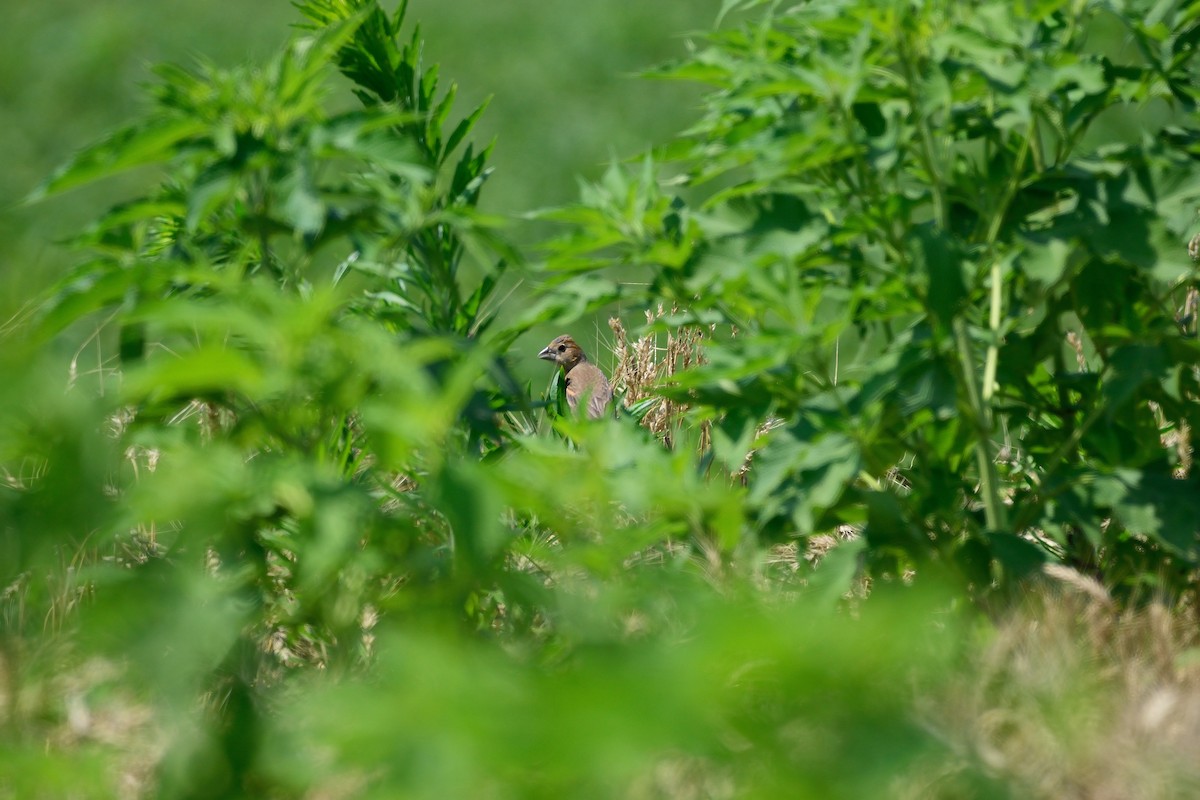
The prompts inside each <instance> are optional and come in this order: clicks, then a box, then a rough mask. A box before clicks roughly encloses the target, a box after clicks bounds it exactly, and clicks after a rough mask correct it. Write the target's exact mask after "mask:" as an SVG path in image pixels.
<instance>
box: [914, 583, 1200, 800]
mask: <svg viewBox="0 0 1200 800" xmlns="http://www.w3.org/2000/svg"><path fill="white" fill-rule="evenodd" d="M1047 572H1048V573H1049V574H1052V575H1053V577H1054V578H1055V580H1056V581H1057V586H1052V587H1049V588H1048V589H1043V590H1041V591H1035V592H1032V593H1031V594H1030V595H1029V599H1028V602H1027V603H1026V606H1025V608H1023V609H1020V610H1018V611H1017V612H1016V613H1014V614H1012V615H1011V616H1010V617H1008V618H1007V619H1005V620H1003V621H1001V622H1000V623H999V624H998V625H997V626H996V627H995V629H994V630H991V631H989V632H988V638H987V639H986V640H985V641H983V642H981V646H979V647H973V648H972V651H973V654H972V656H971V659H970V663H968V664H967V665H966V669H965V670H963V671H962V672H961V673H959V674H957V676H956V677H955V678H954V679H952V681H951V682H950V683H949V684H946V685H941V686H930V687H927V689H926V690H925V691H924V692H923V696H922V697H921V698H920V700H919V702H918V707H919V711H920V715H921V717H922V718H923V719H924V720H925V722H926V724H927V725H928V727H929V728H931V729H932V730H934V731H935V732H937V733H938V734H939V735H940V737H941V738H943V739H944V741H945V742H946V743H947V745H948V746H949V747H950V749H951V750H953V751H956V752H957V753H958V754H959V756H960V759H961V763H960V768H967V767H970V768H972V769H978V768H980V767H982V768H983V769H984V771H985V772H987V773H990V774H991V775H993V776H994V777H996V778H997V779H999V780H1000V781H1001V782H1002V783H1004V784H1006V785H1008V786H1009V787H1010V788H1011V790H1012V791H1014V792H1015V794H1014V795H1013V796H1020V797H1029V798H1055V800H1058V799H1059V798H1071V799H1077V800H1085V798H1087V799H1089V800H1092V799H1098V800H1105V799H1108V800H1123V799H1124V798H1147V799H1148V800H1151V799H1154V798H1164V800H1165V799H1166V798H1174V797H1196V796H1200V795H1198V794H1197V793H1198V792H1200V761H1198V760H1197V759H1196V753H1200V660H1198V659H1197V658H1196V654H1197V653H1198V652H1200V650H1198V647H1200V634H1198V633H1197V631H1196V629H1195V626H1194V624H1192V623H1191V620H1190V618H1188V617H1187V615H1186V614H1184V613H1181V612H1179V611H1172V610H1171V609H1168V608H1166V607H1165V606H1162V605H1160V604H1151V605H1149V606H1147V607H1145V608H1141V609H1132V610H1130V609H1126V610H1121V609H1118V608H1117V607H1116V606H1115V605H1114V604H1113V603H1112V601H1111V599H1110V598H1109V597H1108V594H1107V592H1105V591H1104V590H1103V588H1102V587H1099V586H1098V585H1096V584H1095V582H1094V581H1092V580H1091V579H1090V578H1087V577H1086V576H1083V575H1080V574H1078V573H1074V574H1070V573H1072V572H1073V571H1069V570H1065V568H1061V569H1060V568H1054V569H1053V570H1047ZM930 766H931V767H933V765H930ZM931 771H936V772H938V773H939V775H938V776H937V777H936V778H934V779H933V780H932V781H930V780H929V775H928V774H926V775H924V776H923V777H922V778H921V779H919V780H918V781H916V782H915V783H914V784H913V787H912V791H909V792H904V793H901V796H905V797H918V796H920V797H950V796H954V793H955V791H956V790H955V788H954V786H955V778H956V775H955V768H954V767H953V766H952V765H949V764H947V763H946V762H942V763H939V764H938V765H936V767H933V769H932V770H931Z"/></svg>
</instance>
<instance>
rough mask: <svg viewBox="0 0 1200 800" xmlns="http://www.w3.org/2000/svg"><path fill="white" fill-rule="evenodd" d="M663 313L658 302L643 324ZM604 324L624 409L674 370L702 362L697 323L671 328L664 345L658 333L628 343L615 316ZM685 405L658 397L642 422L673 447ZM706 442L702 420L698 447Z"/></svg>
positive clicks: (707, 436) (701, 334)
mask: <svg viewBox="0 0 1200 800" xmlns="http://www.w3.org/2000/svg"><path fill="white" fill-rule="evenodd" d="M677 312H678V309H676V308H672V309H671V313H672V314H674V313H677ZM666 313H667V312H666V311H665V310H664V308H663V306H661V305H660V306H659V307H658V308H657V309H656V310H653V311H647V312H646V322H647V324H650V323H653V322H655V321H656V320H658V319H661V318H662V317H663V316H665V315H666ZM608 326H609V327H610V328H612V331H613V335H614V337H615V340H614V342H613V346H612V349H613V354H614V356H615V357H616V367H615V368H614V369H613V374H612V385H613V389H614V391H615V392H616V393H617V394H619V395H622V396H623V397H624V400H623V402H624V404H625V406H626V407H627V408H628V407H630V406H632V405H634V404H635V403H638V402H639V401H641V400H644V399H646V398H648V397H653V396H655V387H656V386H659V385H663V384H667V383H669V382H670V380H671V377H672V376H673V375H675V374H676V373H678V372H681V371H683V370H686V369H688V368H690V367H694V366H696V365H698V364H703V363H705V360H704V352H703V343H704V335H705V334H704V331H703V330H702V329H701V328H700V327H699V326H687V327H679V328H675V329H674V330H672V331H671V332H669V333H667V334H666V341H665V343H664V344H660V338H659V337H658V336H643V337H641V338H640V339H638V340H636V341H634V342H630V341H629V334H628V332H627V331H626V330H625V326H624V324H623V323H622V322H621V320H620V319H619V318H617V317H613V318H611V319H609V321H608ZM685 408H686V406H684V405H682V404H680V403H677V402H674V401H672V400H669V399H667V398H665V397H659V399H658V401H657V402H656V403H655V404H654V405H653V406H652V407H651V408H650V410H649V411H648V412H647V413H646V415H645V416H644V417H643V418H642V425H644V426H645V427H646V428H647V429H648V430H650V431H652V432H653V433H655V434H656V435H658V436H659V437H661V438H662V439H663V441H664V442H666V443H667V445H668V446H673V445H674V444H675V439H677V438H678V429H679V426H680V425H681V423H682V417H683V412H684V410H685ZM709 441H710V423H709V422H707V421H704V422H702V423H700V432H699V442H698V447H699V449H700V450H701V451H703V450H705V449H707V447H708V445H709Z"/></svg>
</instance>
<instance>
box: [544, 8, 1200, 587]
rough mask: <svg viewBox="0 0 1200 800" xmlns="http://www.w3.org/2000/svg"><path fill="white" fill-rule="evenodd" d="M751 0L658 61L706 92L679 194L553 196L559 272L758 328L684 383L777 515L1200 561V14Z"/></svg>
mask: <svg viewBox="0 0 1200 800" xmlns="http://www.w3.org/2000/svg"><path fill="white" fill-rule="evenodd" d="M752 5H765V6H768V8H767V9H766V10H765V11H764V12H763V13H762V14H761V17H760V18H759V19H758V21H756V22H752V23H749V24H746V25H743V26H742V27H740V28H738V29H736V30H730V31H727V32H722V33H718V34H715V35H713V36H712V37H711V38H710V42H709V47H708V48H706V49H702V50H700V51H699V52H698V53H697V54H696V55H695V56H694V57H692V58H689V59H688V60H686V61H684V62H682V63H680V64H678V65H676V66H674V67H673V68H670V69H667V70H665V71H663V72H662V73H660V77H666V78H672V79H683V80H698V81H702V82H704V83H706V84H708V85H709V86H710V87H711V91H710V93H709V95H708V97H707V100H706V106H705V107H706V112H705V115H704V117H703V119H702V120H701V121H700V122H699V123H698V124H697V125H695V126H694V127H693V128H691V129H690V130H689V131H687V132H686V133H684V134H683V135H682V136H681V137H680V138H679V139H678V140H677V141H676V142H674V143H672V144H670V145H668V146H667V147H666V148H664V150H663V151H662V153H661V154H660V156H659V160H660V161H665V162H666V163H669V164H678V165H679V166H680V168H681V169H682V175H681V176H680V180H679V181H676V182H677V183H678V182H683V183H685V184H686V185H687V187H688V188H687V189H686V191H685V192H684V194H682V195H680V196H672V195H671V194H670V193H668V192H667V191H666V190H665V189H664V188H663V187H662V186H661V185H660V184H659V183H658V182H657V181H656V180H655V172H654V171H653V170H643V171H642V173H641V174H640V175H639V174H637V173H634V172H632V171H625V170H616V171H614V172H613V173H612V174H610V175H609V176H608V177H607V178H606V179H605V180H604V181H602V182H601V183H600V184H597V185H596V186H594V187H591V188H589V189H588V194H587V195H586V196H585V198H584V201H583V202H582V203H581V204H580V205H579V206H576V207H572V208H569V209H564V210H561V211H557V212H552V213H551V214H550V216H551V217H552V218H556V219H558V220H560V221H562V222H564V223H567V224H568V225H569V226H570V229H569V232H568V233H567V234H566V235H565V236H563V237H562V238H561V239H560V240H559V241H557V242H556V243H555V244H554V245H553V246H552V248H551V250H550V266H551V268H552V269H553V270H556V271H557V273H558V274H559V275H560V276H563V279H564V280H568V278H567V276H572V277H570V278H569V280H570V281H574V280H577V277H575V276H578V275H580V273H585V272H595V271H597V270H608V269H610V268H613V267H617V266H621V267H622V270H623V271H621V272H617V273H608V274H613V275H614V278H615V277H616V276H620V279H613V278H610V279H608V283H607V288H606V286H605V283H604V282H603V281H601V282H600V284H599V285H596V284H595V283H593V285H594V286H596V288H595V289H594V294H595V296H596V297H599V298H616V297H622V298H623V299H624V300H625V301H626V302H628V301H629V299H631V298H639V297H640V298H642V299H643V301H644V302H648V303H656V302H662V301H663V300H669V301H670V302H672V303H674V304H677V305H678V306H679V307H680V308H681V309H684V310H685V313H682V314H680V315H678V316H677V317H676V319H677V321H679V322H683V323H686V324H697V323H701V324H714V323H715V324H718V325H719V330H723V331H725V332H727V333H728V332H729V331H731V330H732V331H736V336H725V337H724V340H722V341H718V342H717V343H715V344H714V345H713V346H712V347H710V349H709V355H710V360H711V363H710V364H708V365H706V366H702V367H698V368H696V369H693V370H690V371H689V372H688V373H686V374H683V375H679V376H675V378H676V380H675V382H674V384H673V385H671V386H665V387H663V389H662V391H663V392H664V393H666V394H668V395H670V396H671V397H673V398H676V399H679V400H681V401H687V402H690V403H692V405H693V406H694V407H695V408H696V409H697V410H698V413H701V414H703V415H706V416H715V417H718V418H719V419H720V424H719V426H718V429H717V430H716V431H715V432H714V453H715V455H716V457H717V458H718V459H721V460H723V461H724V462H726V463H727V464H729V465H731V466H733V467H736V466H737V465H740V464H742V463H743V461H744V459H745V457H746V454H747V452H748V450H749V449H750V448H751V447H752V446H760V445H761V446H762V450H761V452H759V453H758V454H757V455H756V456H755V459H754V469H753V471H752V473H751V476H750V499H751V501H752V502H753V504H754V505H755V507H756V508H757V520H758V528H759V530H760V531H762V533H764V534H766V535H769V536H772V537H775V536H791V535H800V536H805V535H808V534H811V533H813V532H817V531H821V530H826V529H829V528H830V527H832V526H834V525H836V524H839V523H849V524H854V525H859V526H862V528H863V530H864V533H865V536H866V540H867V542H868V545H869V549H868V554H869V561H870V563H871V564H872V567H873V570H874V572H875V573H876V574H889V573H890V574H895V573H896V572H897V571H900V570H904V569H907V568H908V567H910V566H912V565H914V564H918V563H919V564H926V565H931V564H932V563H935V562H937V563H945V564H950V565H953V566H954V567H955V569H956V570H957V571H959V572H960V573H961V574H962V575H963V576H964V577H965V580H966V581H967V582H968V583H969V584H970V585H972V586H973V587H974V588H975V590H976V591H980V592H982V591H986V590H987V589H988V587H990V586H993V585H994V584H995V583H996V582H997V581H998V580H999V581H1004V580H1007V579H1011V578H1015V577H1020V576H1022V575H1024V574H1026V573H1028V572H1029V571H1030V570H1031V569H1034V568H1036V567H1037V565H1038V564H1039V563H1040V562H1042V561H1044V560H1046V559H1064V560H1066V561H1068V562H1070V563H1073V564H1075V565H1076V566H1079V567H1082V568H1085V569H1088V570H1096V571H1098V572H1099V573H1100V574H1102V575H1103V576H1104V577H1105V579H1106V580H1107V581H1108V582H1110V583H1111V584H1113V585H1121V586H1126V587H1131V586H1132V585H1135V584H1138V583H1140V582H1144V581H1148V580H1151V581H1152V580H1156V579H1157V578H1158V577H1160V576H1163V575H1173V576H1176V578H1178V577H1179V576H1181V574H1182V573H1180V572H1179V571H1178V570H1177V568H1176V567H1175V566H1174V565H1177V564H1185V565H1193V566H1194V565H1195V564H1197V563H1200V562H1198V561H1197V559H1198V558H1200V550H1198V549H1197V541H1196V533H1197V531H1196V519H1197V518H1198V516H1197V511H1200V508H1198V507H1197V501H1196V497H1197V496H1200V495H1197V492H1196V489H1197V486H1196V480H1197V478H1196V476H1195V474H1194V472H1192V471H1190V470H1189V469H1186V468H1185V465H1184V463H1183V462H1182V461H1181V457H1180V455H1179V452H1177V449H1173V448H1170V447H1164V445H1163V441H1162V437H1164V436H1166V435H1167V434H1168V433H1169V432H1170V431H1171V430H1175V431H1179V430H1190V429H1194V427H1195V421H1196V420H1195V416H1196V404H1195V399H1196V394H1197V377H1196V372H1195V369H1194V364H1195V363H1196V358H1197V355H1198V351H1197V346H1196V340H1195V338H1194V335H1193V331H1194V328H1193V327H1192V326H1191V325H1190V323H1188V322H1186V320H1184V319H1183V313H1182V311H1181V309H1183V308H1184V307H1185V305H1186V298H1187V295H1188V292H1189V291H1190V290H1191V288H1192V287H1193V286H1194V280H1195V272H1194V269H1193V266H1192V264H1191V262H1190V261H1189V259H1188V257H1187V251H1186V244H1187V240H1188V236H1189V235H1190V234H1191V232H1192V227H1193V224H1194V220H1195V215H1196V209H1197V204H1198V203H1200V170H1198V165H1197V159H1196V152H1197V151H1196V144H1195V143H1196V141H1197V140H1198V136H1200V128H1198V127H1197V126H1196V124H1195V122H1194V119H1193V113H1194V107H1195V101H1196V93H1195V90H1194V88H1193V87H1194V86H1195V85H1196V78H1197V67H1196V63H1195V58H1194V56H1193V53H1194V42H1195V40H1196V38H1197V36H1200V27H1198V26H1197V21H1196V13H1195V12H1196V8H1195V5H1194V4H1187V3H1180V4H1175V3H1166V4H1164V3H1157V4H1150V3H1145V2H1135V3H1131V4H1126V6H1122V7H1121V8H1117V7H1114V6H1112V5H1111V4H1108V3H1101V2H1074V3H1068V2H1048V3H1038V4H1017V5H1015V6H1014V5H1012V4H1010V3H1002V2H982V3H970V4H956V3H948V2H936V1H931V2H916V3H913V2H888V3H882V4H880V3H867V2H858V0H836V1H831V2H808V3H802V4H799V5H796V6H793V7H788V8H784V7H782V6H780V4H777V3H770V4H765V3H764V4H759V3H741V4H727V6H752ZM634 275H635V276H636V277H635V278H634V280H635V281H636V283H625V282H624V278H625V276H634ZM568 285H571V284H568ZM641 287H644V288H641ZM771 416H774V417H778V418H781V419H782V420H783V421H784V423H785V424H784V425H783V426H782V427H780V428H778V429H777V430H776V431H775V432H773V433H772V434H770V436H769V437H766V439H765V441H756V440H755V431H756V430H757V429H758V428H759V426H760V425H761V424H762V423H763V422H764V420H766V419H767V418H768V417H771ZM1173 586H1174V588H1176V589H1179V588H1181V587H1182V586H1183V584H1180V583H1179V582H1178V581H1177V580H1176V581H1175V582H1174V583H1173Z"/></svg>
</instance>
